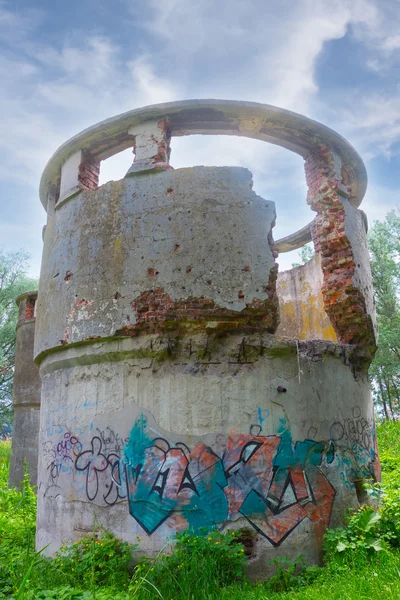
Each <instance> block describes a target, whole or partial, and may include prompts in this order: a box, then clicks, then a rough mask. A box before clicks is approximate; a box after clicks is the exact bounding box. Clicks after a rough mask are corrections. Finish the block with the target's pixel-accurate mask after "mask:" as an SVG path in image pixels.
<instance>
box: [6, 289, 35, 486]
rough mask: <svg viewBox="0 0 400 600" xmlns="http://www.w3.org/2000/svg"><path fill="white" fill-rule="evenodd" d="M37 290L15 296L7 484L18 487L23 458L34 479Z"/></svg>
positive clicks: (32, 479) (20, 479)
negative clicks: (14, 333) (11, 422)
mask: <svg viewBox="0 0 400 600" xmlns="http://www.w3.org/2000/svg"><path fill="white" fill-rule="evenodd" d="M36 299H37V292H27V293H26V294H22V295H21V296H19V297H18V298H17V304H18V307H19V319H18V324H17V335H16V348H15V372H14V388H13V407H14V424H13V435H12V448H11V462H10V472H9V485H10V486H17V487H19V486H20V484H21V483H22V480H23V477H24V462H25V461H26V464H27V469H28V473H29V477H30V481H31V483H32V485H36V482H37V462H38V442H39V411H40V395H41V385H42V384H41V380H40V375H39V369H38V367H37V366H36V365H35V363H34V362H33V345H34V337H35V303H36Z"/></svg>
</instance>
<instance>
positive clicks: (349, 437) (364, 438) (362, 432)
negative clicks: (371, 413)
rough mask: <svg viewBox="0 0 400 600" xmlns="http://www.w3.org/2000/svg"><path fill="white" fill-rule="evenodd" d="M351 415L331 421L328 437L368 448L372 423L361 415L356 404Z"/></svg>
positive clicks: (370, 443)
mask: <svg viewBox="0 0 400 600" xmlns="http://www.w3.org/2000/svg"><path fill="white" fill-rule="evenodd" d="M352 417H353V418H351V419H343V421H336V423H333V425H331V428H330V439H331V440H332V441H333V442H340V441H346V442H347V444H349V445H354V444H358V445H359V446H361V447H362V448H364V449H365V450H369V449H370V448H371V445H372V441H373V440H372V424H371V423H369V422H368V421H367V420H366V419H364V417H361V410H360V408H359V407H358V406H356V407H354V408H353V410H352Z"/></svg>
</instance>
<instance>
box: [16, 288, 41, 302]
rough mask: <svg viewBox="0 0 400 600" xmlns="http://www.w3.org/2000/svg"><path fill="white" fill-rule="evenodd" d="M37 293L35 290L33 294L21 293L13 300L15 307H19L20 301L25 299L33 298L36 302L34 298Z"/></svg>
mask: <svg viewBox="0 0 400 600" xmlns="http://www.w3.org/2000/svg"><path fill="white" fill-rule="evenodd" d="M38 293H39V292H38V290H35V291H33V292H23V293H22V294H20V295H19V296H17V297H16V298H15V303H16V305H17V306H19V305H20V303H21V302H22V300H24V299H25V298H35V300H36V298H37V297H38Z"/></svg>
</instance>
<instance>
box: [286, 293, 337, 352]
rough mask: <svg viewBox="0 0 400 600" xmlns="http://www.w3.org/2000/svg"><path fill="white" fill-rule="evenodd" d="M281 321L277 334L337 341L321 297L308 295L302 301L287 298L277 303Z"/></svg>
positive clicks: (304, 338) (302, 338)
mask: <svg viewBox="0 0 400 600" xmlns="http://www.w3.org/2000/svg"><path fill="white" fill-rule="evenodd" d="M279 308H280V316H281V322H280V325H279V328H278V331H277V335H285V336H289V337H296V338H298V339H301V340H307V339H323V340H328V341H331V342H337V337H336V334H335V331H334V329H333V327H332V325H331V324H330V321H329V318H328V316H327V314H326V313H325V310H324V307H323V302H322V297H321V296H319V295H318V296H311V295H310V296H309V297H308V298H306V299H304V300H303V301H299V300H288V301H286V302H282V301H281V302H280V303H279Z"/></svg>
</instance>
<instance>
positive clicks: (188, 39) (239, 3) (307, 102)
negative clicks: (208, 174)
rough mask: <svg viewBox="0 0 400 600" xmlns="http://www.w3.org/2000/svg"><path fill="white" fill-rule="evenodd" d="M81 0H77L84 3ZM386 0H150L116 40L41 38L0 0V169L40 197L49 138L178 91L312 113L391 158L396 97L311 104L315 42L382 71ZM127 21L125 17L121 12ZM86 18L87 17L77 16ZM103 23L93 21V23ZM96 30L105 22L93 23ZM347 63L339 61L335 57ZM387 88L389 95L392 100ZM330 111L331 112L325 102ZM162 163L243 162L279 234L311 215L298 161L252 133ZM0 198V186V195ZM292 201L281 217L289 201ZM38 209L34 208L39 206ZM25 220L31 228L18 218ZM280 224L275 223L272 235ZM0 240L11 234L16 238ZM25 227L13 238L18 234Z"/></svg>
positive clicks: (119, 166) (391, 35) (201, 144)
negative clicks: (354, 51) (357, 47)
mask: <svg viewBox="0 0 400 600" xmlns="http://www.w3.org/2000/svg"><path fill="white" fill-rule="evenodd" d="M83 1H84V0H83ZM394 4H397V3H393V1H392V0H374V1H373V0H319V1H318V2H315V0H296V2H293V0H281V1H280V2H279V3H278V2H272V1H268V0H247V1H246V2H243V0H219V1H218V2H215V0H202V1H199V0H164V2H162V3H159V2H156V0H147V2H146V3H132V2H131V1H130V0H129V7H130V10H131V14H132V15H133V16H132V18H133V19H134V20H135V26H136V28H138V27H140V26H142V27H143V39H141V40H140V41H136V40H133V41H132V44H131V45H130V46H127V45H126V43H125V44H122V43H121V41H120V39H119V38H118V36H117V35H116V34H114V35H112V34H111V33H110V31H109V32H108V33H107V34H105V33H103V34H98V33H96V34H94V33H93V32H92V31H93V30H88V29H86V32H85V30H84V29H82V30H81V31H78V29H76V30H73V31H69V32H66V31H62V30H61V31H60V41H59V42H57V45H56V44H55V43H49V42H45V41H39V40H40V39H41V38H40V36H39V35H37V34H36V28H37V27H38V26H39V25H40V24H41V23H42V21H43V19H44V18H45V13H44V12H43V11H39V10H37V11H30V12H28V11H24V13H22V12H16V11H15V10H10V9H7V6H9V5H6V4H5V3H4V2H3V3H1V2H0V36H1V37H2V40H3V42H4V43H6V44H7V43H8V46H7V48H6V50H5V51H4V52H3V53H2V54H1V55H0V77H1V80H2V86H1V89H0V127H1V130H2V136H1V138H0V156H1V161H0V177H2V179H3V181H4V182H7V181H8V182H9V181H10V180H14V181H18V182H19V183H21V182H24V183H25V184H26V185H27V186H29V188H27V189H30V190H31V197H30V198H27V202H28V201H30V202H37V203H38V200H37V197H36V196H37V187H38V182H39V177H40V174H41V171H42V169H43V167H44V164H45V162H46V161H47V159H48V158H49V157H50V155H51V154H52V153H53V152H54V150H55V149H56V148H57V146H58V145H60V144H61V143H62V142H64V141H65V140H66V139H68V138H69V137H70V136H71V135H73V134H75V133H77V132H78V131H80V130H81V129H83V128H84V127H87V126H89V125H91V124H93V123H95V122H97V121H99V120H102V119H105V118H108V117H110V116H113V115H115V114H118V113H121V112H124V111H126V110H130V109H132V108H135V107H138V106H143V105H146V104H152V103H158V102H166V101H171V100H178V99H184V98H195V97H199V98H207V97H214V98H218V97H219V98H232V99H239V100H252V101H259V102H265V103H268V104H276V105H278V106H282V107H284V108H289V109H291V110H295V111H297V112H301V113H304V114H306V115H308V116H310V117H314V118H320V119H321V120H322V121H325V122H327V123H328V124H330V125H331V126H333V127H336V126H337V128H338V129H339V130H340V131H341V132H343V133H345V134H348V135H349V136H350V137H351V139H352V140H354V141H355V142H356V143H357V144H359V145H360V147H361V149H362V150H363V151H364V152H365V155H366V156H367V157H368V156H375V155H376V154H379V153H380V154H384V155H387V156H389V155H390V153H391V152H392V151H393V150H392V147H393V144H395V143H396V142H397V141H398V140H399V139H400V108H399V106H400V101H399V100H400V98H399V96H400V94H399V90H398V89H396V91H395V94H393V90H392V89H391V90H390V93H389V92H388V91H387V90H386V89H385V88H383V89H382V91H380V92H379V93H378V92H376V93H375V94H371V95H370V96H368V97H359V95H358V91H357V89H354V88H350V89H349V90H348V92H347V93H346V94H340V95H339V94H338V96H337V97H336V96H335V97H334V98H332V99H330V102H329V103H328V104H326V103H325V104H324V105H321V104H320V103H319V102H318V98H319V89H318V83H317V81H316V67H317V63H318V59H319V57H320V56H321V52H322V51H323V50H324V48H325V45H326V44H327V43H328V42H330V41H332V40H337V39H340V38H341V37H343V36H344V35H346V33H347V32H349V31H351V35H352V36H353V37H354V39H355V40H356V41H357V42H358V43H360V44H363V45H364V46H365V48H366V56H365V63H366V66H368V65H369V66H370V68H371V69H375V70H376V71H379V72H382V65H383V64H385V61H386V62H387V61H388V60H389V59H390V60H394V59H395V57H396V53H397V50H398V48H399V35H398V29H399V20H400V19H399V15H396V14H395V11H394V10H393V8H392V5H394ZM123 17H125V18H126V19H127V18H128V13H127V14H126V15H124V16H122V15H121V18H123ZM82 26H83V27H84V26H85V25H83V24H82ZM98 30H100V28H99V29H98ZM103 31H108V30H107V28H106V27H104V29H103ZM343 68H345V66H343ZM391 94H392V95H391ZM329 107H331V108H329ZM172 149H173V153H172V164H173V165H174V166H184V165H186V164H199V163H200V164H234V165H242V166H247V167H249V168H250V169H251V170H252V171H253V173H254V177H255V184H256V185H255V188H256V191H257V192H258V193H260V194H261V195H263V196H264V197H267V198H270V199H275V198H279V199H284V198H285V196H284V189H285V187H286V189H287V190H288V196H287V201H286V203H285V205H284V206H281V207H279V206H278V219H279V214H281V215H283V225H285V222H287V223H289V224H288V225H287V229H286V226H285V227H282V231H280V227H281V225H280V224H279V220H278V225H277V232H278V231H279V233H277V235H276V237H280V235H284V234H286V233H289V232H290V231H293V230H294V229H295V228H297V227H300V226H302V225H303V224H305V222H307V221H308V220H309V219H310V218H311V217H312V213H310V210H309V208H308V207H307V206H306V203H305V200H304V196H305V186H304V178H303V173H302V161H301V159H300V158H299V157H296V156H294V155H291V154H290V153H288V152H286V151H284V150H280V149H276V148H274V147H272V146H267V145H266V144H262V143H261V142H255V141H254V140H244V139H236V140H232V139H230V138H223V137H221V138H209V137H207V138H205V137H203V138H201V139H200V141H199V139H197V138H193V139H190V140H184V141H181V140H179V141H175V140H174V141H173V146H172ZM131 158H132V156H131V154H130V153H129V151H128V152H127V153H123V154H122V155H121V156H118V157H115V158H114V159H112V160H111V161H107V163H105V164H104V168H103V171H102V178H103V181H104V179H107V178H119V177H120V176H121V175H122V174H123V173H124V172H125V171H126V170H127V168H128V166H129V163H130V161H131ZM5 198H6V196H5V195H4V194H3V201H5V200H4V199H5ZM292 204H293V205H296V207H297V206H300V205H301V206H302V207H303V208H301V209H300V208H299V209H297V208H296V210H297V212H296V213H295V217H294V218H293V219H292V217H291V216H290V215H291V213H290V208H291V205H292ZM38 210H39V209H38ZM25 227H26V228H28V227H30V223H26V224H25ZM283 229H285V231H283ZM2 234H3V235H4V236H5V237H4V238H3V239H4V242H3V243H4V244H5V245H6V244H7V243H11V242H13V239H12V238H13V233H12V231H10V235H9V237H8V238H7V234H6V232H4V230H2ZM23 237H24V236H23V235H21V238H23Z"/></svg>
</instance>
